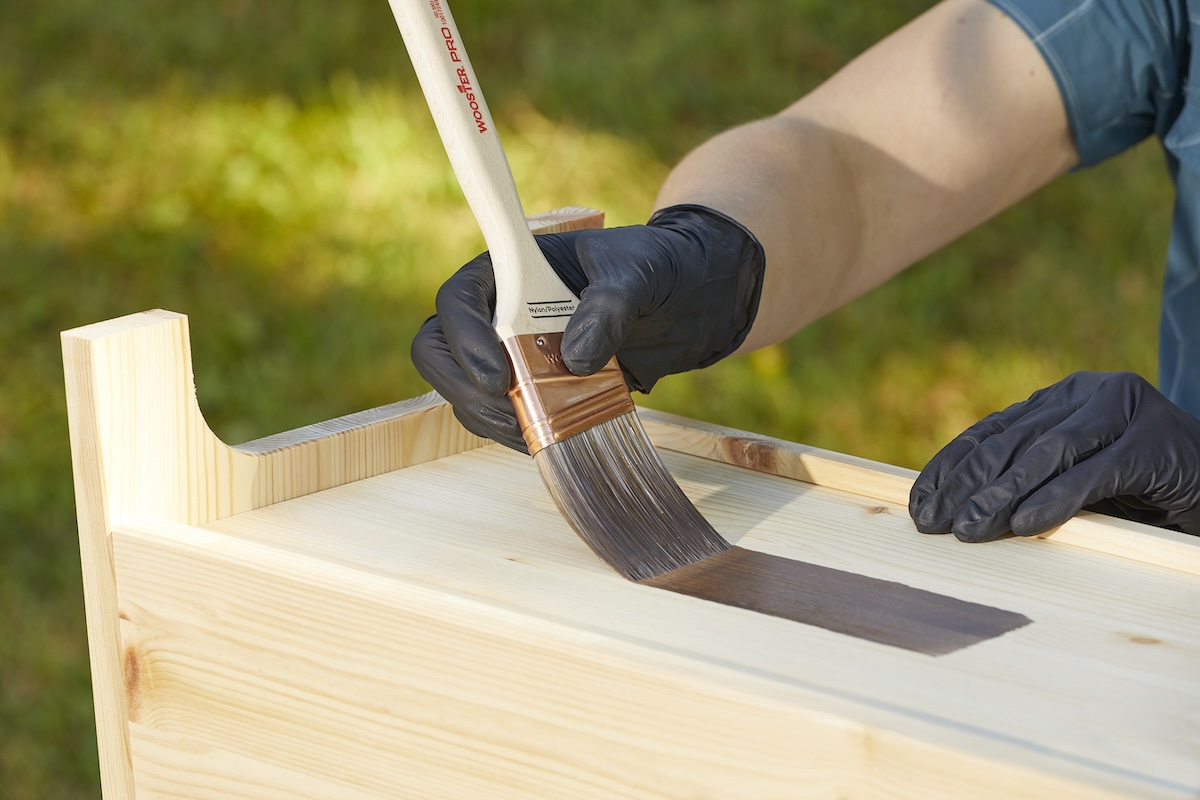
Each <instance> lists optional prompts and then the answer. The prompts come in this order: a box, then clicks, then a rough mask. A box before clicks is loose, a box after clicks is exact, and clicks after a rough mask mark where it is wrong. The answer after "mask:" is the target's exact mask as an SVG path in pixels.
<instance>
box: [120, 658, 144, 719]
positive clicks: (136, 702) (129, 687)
mask: <svg viewBox="0 0 1200 800" xmlns="http://www.w3.org/2000/svg"><path fill="white" fill-rule="evenodd" d="M124 667H125V707H126V709H127V710H128V714H129V721H130V722H137V721H138V719H139V717H140V716H141V710H142V681H143V671H144V670H143V665H142V659H141V655H140V654H139V653H138V651H137V648H136V647H134V646H132V645H130V646H129V647H126V648H125V659H124Z"/></svg>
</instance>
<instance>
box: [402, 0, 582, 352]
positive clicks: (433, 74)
mask: <svg viewBox="0 0 1200 800" xmlns="http://www.w3.org/2000/svg"><path fill="white" fill-rule="evenodd" d="M389 3H390V4H391V7H392V14H393V15H394V16H395V18H396V24H397V25H398V26H399V28H400V34H401V35H402V36H403V37H404V44H405V46H406V47H407V48H408V54H409V57H410V58H411V59H412V63H413V67H414V68H415V69H416V72H417V78H418V79H419V80H420V82H421V89H422V90H423V91H424V92H425V100H426V102H427V103H428V104H429V110H430V111H431V112H432V114H433V119H434V122H435V123H437V129H438V133H439V134H440V135H441V137H442V144H443V145H444V146H445V148H446V154H447V155H448V156H449V157H450V163H451V165H452V166H453V167H454V174H455V175H456V176H457V177H458V183H459V185H460V186H461V187H462V190H463V194H465V195H466V198H467V203H468V204H469V205H470V207H471V211H472V212H474V214H475V219H476V220H477V221H478V223H479V227H480V229H481V230H482V231H483V238H484V239H485V240H486V241H487V246H488V249H489V250H490V251H491V254H492V267H493V268H494V270H495V272H496V295H497V297H496V330H497V332H498V333H499V334H500V337H501V338H502V339H504V338H508V337H510V336H513V335H516V334H526V333H549V332H553V331H561V330H562V329H563V328H564V327H565V325H566V321H567V318H568V317H569V316H570V315H571V313H572V312H574V310H575V306H576V303H577V302H578V301H577V300H576V298H575V296H574V295H573V294H571V290H570V289H568V288H567V287H566V285H565V284H564V283H563V282H562V281H561V280H559V278H558V275H557V274H556V273H555V272H554V270H553V268H551V266H550V265H549V264H548V263H547V262H546V259H545V257H544V256H543V255H542V251H541V250H540V249H539V248H538V246H537V243H536V242H535V241H534V239H533V235H532V234H530V232H529V228H528V226H527V224H526V222H525V212H524V211H523V210H522V208H521V200H520V197H518V195H517V188H516V185H515V184H514V183H513V177H512V172H511V171H510V170H509V166H508V159H506V158H505V157H504V149H503V147H501V145H500V137H499V136H498V135H497V133H496V126H495V124H494V123H493V121H492V115H491V113H490V112H489V111H488V108H487V103H485V102H484V99H483V93H482V92H481V91H480V90H479V83H478V81H477V80H476V79H475V72H474V70H473V69H471V62H470V60H469V59H468V58H467V51H466V50H465V49H464V48H463V45H462V40H461V39H460V37H459V34H458V27H457V26H456V25H455V24H454V18H453V17H452V16H451V15H450V8H449V6H447V5H446V1H445V0H389Z"/></svg>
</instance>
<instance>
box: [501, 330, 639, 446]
mask: <svg viewBox="0 0 1200 800" xmlns="http://www.w3.org/2000/svg"><path fill="white" fill-rule="evenodd" d="M561 345H562V334H561V333H526V334H520V335H518V336H513V337H512V338H510V339H505V340H504V349H505V350H507V351H508V358H509V361H510V362H511V363H512V368H513V382H512V386H510V387H509V390H508V396H509V397H511V398H512V401H513V407H514V408H515V409H516V412H517V422H518V423H519V424H520V425H521V434H522V436H524V437H525V443H526V444H527V445H529V453H530V455H534V454H536V453H537V452H538V451H539V450H541V449H542V448H543V447H546V446H547V445H551V444H554V443H555V442H561V441H562V440H563V439H567V438H569V437H571V436H574V435H575V434H577V433H580V432H581V431H585V430H587V429H588V428H591V427H593V426H596V425H599V424H600V423H602V422H607V421H608V420H610V419H615V418H616V417H619V416H621V415H622V414H625V413H627V412H630V411H633V408H634V406H633V399H632V398H631V397H630V396H629V389H628V387H626V386H625V378H624V376H623V375H622V374H621V368H620V367H618V366H617V360H616V359H615V358H614V359H612V360H610V361H609V362H608V363H607V364H605V365H604V366H603V367H602V368H601V369H600V371H599V372H596V373H595V374H593V375H587V376H584V377H580V376H578V375H575V374H574V373H572V372H571V371H570V370H569V369H567V365H566V364H564V363H563V357H562V349H561Z"/></svg>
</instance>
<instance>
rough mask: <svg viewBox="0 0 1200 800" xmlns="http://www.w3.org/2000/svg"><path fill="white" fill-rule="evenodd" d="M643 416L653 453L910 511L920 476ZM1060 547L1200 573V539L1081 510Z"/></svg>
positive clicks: (646, 412)
mask: <svg viewBox="0 0 1200 800" xmlns="http://www.w3.org/2000/svg"><path fill="white" fill-rule="evenodd" d="M638 415H639V417H641V419H642V423H643V424H644V425H645V427H646V432H647V433H648V434H649V435H650V439H651V441H653V442H654V445H655V446H656V447H660V448H662V449H665V450H671V451H674V452H677V453H684V454H686V455H693V456H698V457H700V458H705V459H708V460H710V461H717V462H720V463H723V464H731V465H733V466H737V467H742V468H744V469H750V470H754V471H756V472H762V473H766V474H770V475H778V476H780V477H784V478H790V479H792V480H798V481H803V482H805V483H811V484H813V485H815V486H823V487H826V488H829V489H836V490H838V491H842V492H848V493H850V494H855V495H859V496H861V497H869V498H872V499H875V500H878V501H880V502H881V503H886V504H890V505H898V506H901V507H903V508H905V509H907V507H908V494H909V490H910V489H911V488H912V482H913V480H914V479H915V478H916V476H917V473H916V472H915V471H914V470H910V469H905V468H903V467H896V466H892V465H890V464H883V463H880V462H877V461H871V460H869V459H865V458H859V457H857V456H851V455H846V454H844V453H836V452H833V451H830V450H822V449H821V448H818V447H811V446H808V445H802V444H796V443H794V442H788V441H785V440H782V439H774V438H772V437H769V436H763V435H760V434H755V433H747V432H746V431H740V430H737V429H735V428H727V427H724V426H720V425H714V424H712V423H708V422H700V421H698V420H691V419H688V418H687V417H681V416H678V415H676V414H670V413H667V412H663V411H657V410H654V409H641V408H639V409H638ZM1038 538H1041V539H1046V540H1048V541H1051V542H1055V543H1058V544H1066V545H1070V546H1072V547H1079V548H1083V549H1086V550H1091V551H1093V552H1098V553H1105V554H1107V555H1113V556H1118V557H1120V558H1126V559H1130V560H1132V561H1138V562H1140V563H1145V564H1150V565H1153V566H1156V567H1162V568H1164V569H1173V570H1178V571H1180V572H1184V573H1187V574H1189V575H1200V537H1198V536H1191V535H1188V534H1186V533H1179V532H1176V531H1169V530H1166V529H1163V528H1155V527H1153V526H1150V525H1143V524H1141V523H1137V522H1131V521H1129V520H1123V519H1116V518H1114V517H1108V516H1104V515H1102V514H1093V513H1090V512H1081V513H1080V514H1079V515H1078V516H1076V517H1075V518H1074V519H1072V520H1070V521H1068V522H1067V523H1066V524H1064V525H1062V526H1060V527H1058V528H1056V529H1055V530H1053V531H1050V532H1048V533H1045V534H1042V535H1041V536H1040V537H1038Z"/></svg>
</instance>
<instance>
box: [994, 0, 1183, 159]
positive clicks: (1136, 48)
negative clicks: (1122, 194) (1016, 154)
mask: <svg viewBox="0 0 1200 800" xmlns="http://www.w3.org/2000/svg"><path fill="white" fill-rule="evenodd" d="M990 2H992V3H993V4H994V5H996V6H997V7H999V8H1000V9H1001V10H1002V11H1004V12H1005V13H1006V14H1008V15H1009V17H1011V18H1012V19H1013V20H1014V21H1015V22H1016V23H1017V24H1018V25H1020V26H1021V28H1023V29H1024V30H1025V32H1026V33H1027V34H1028V35H1029V38H1030V39H1031V40H1033V42H1034V44H1035V45H1037V47H1038V49H1039V50H1040V51H1041V53H1042V56H1043V57H1044V58H1045V59H1046V63H1047V65H1048V66H1049V67H1050V70H1051V72H1052V73H1053V74H1054V78H1055V80H1056V81H1058V87H1059V90H1060V92H1061V93H1062V98H1063V103H1064V105H1065V106H1066V111H1067V119H1068V121H1069V123H1070V125H1071V131H1072V133H1073V134H1074V137H1075V145H1076V147H1077V148H1078V150H1079V156H1080V166H1083V167H1086V166H1091V165H1093V164H1096V163H1099V162H1100V161H1103V160H1104V159H1106V158H1109V157H1111V156H1114V155H1117V154H1118V153H1121V152H1123V151H1124V150H1126V149H1128V148H1129V147H1132V146H1133V145H1135V144H1137V143H1138V142H1140V141H1142V140H1143V139H1145V138H1146V137H1147V136H1150V135H1151V134H1156V135H1158V136H1159V137H1160V138H1165V137H1166V135H1167V133H1168V131H1169V130H1170V128H1171V125H1172V123H1173V122H1174V120H1175V118H1176V117H1177V116H1178V115H1179V112H1180V108H1181V106H1182V104H1183V93H1184V86H1185V84H1186V80H1185V78H1186V74H1187V60H1188V56H1189V54H1190V53H1189V51H1190V47H1189V41H1188V38H1189V37H1188V14H1187V11H1188V9H1187V4H1186V2H1184V0H990Z"/></svg>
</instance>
